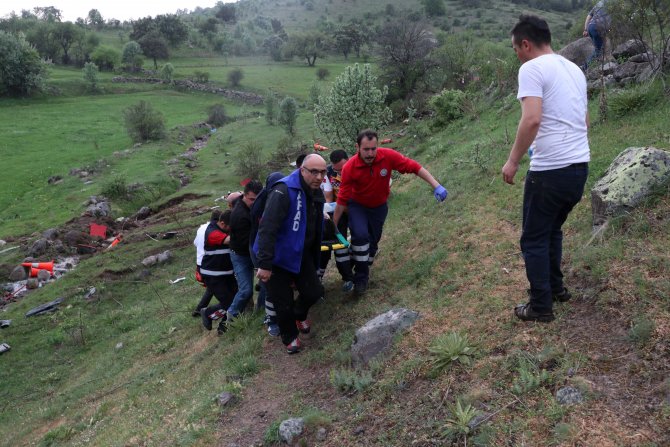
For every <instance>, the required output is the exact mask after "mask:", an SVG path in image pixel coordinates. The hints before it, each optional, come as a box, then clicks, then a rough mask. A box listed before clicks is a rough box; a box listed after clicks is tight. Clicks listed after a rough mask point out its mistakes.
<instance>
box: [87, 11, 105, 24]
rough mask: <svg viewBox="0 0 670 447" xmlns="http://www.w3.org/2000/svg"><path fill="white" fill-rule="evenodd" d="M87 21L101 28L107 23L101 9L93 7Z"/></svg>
mask: <svg viewBox="0 0 670 447" xmlns="http://www.w3.org/2000/svg"><path fill="white" fill-rule="evenodd" d="M86 23H88V24H89V25H90V26H92V27H94V28H96V29H100V28H102V26H103V25H104V24H105V20H104V19H103V18H102V14H100V11H98V10H97V9H91V10H90V11H89V12H88V15H87V16H86Z"/></svg>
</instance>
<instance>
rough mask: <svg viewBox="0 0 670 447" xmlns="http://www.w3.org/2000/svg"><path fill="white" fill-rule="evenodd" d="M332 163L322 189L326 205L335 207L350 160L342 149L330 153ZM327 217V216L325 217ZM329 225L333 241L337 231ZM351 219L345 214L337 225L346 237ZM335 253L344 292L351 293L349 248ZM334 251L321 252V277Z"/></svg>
mask: <svg viewBox="0 0 670 447" xmlns="http://www.w3.org/2000/svg"><path fill="white" fill-rule="evenodd" d="M329 158H330V163H331V164H329V165H328V167H327V168H326V170H327V171H328V173H327V174H326V178H324V179H323V183H321V189H323V194H324V196H325V197H326V203H332V204H333V205H335V200H337V194H338V193H339V191H340V184H341V183H342V168H343V167H344V165H345V164H346V163H347V161H348V160H349V156H348V155H347V153H346V152H345V151H343V150H342V149H336V150H334V151H333V152H331V153H330V157H329ZM333 212H334V210H333V211H329V212H328V219H331V220H332V218H333ZM324 217H325V215H324ZM329 225H332V224H329V223H326V228H325V230H324V231H325V232H326V233H329V237H330V238H331V239H334V238H335V231H334V229H333V228H330V231H328V230H329ZM348 226H349V219H348V215H347V214H346V213H345V214H343V215H342V217H341V218H340V221H339V222H338V223H337V229H338V231H339V232H340V233H341V234H342V236H344V237H345V238H346V237H347V233H348V228H349V227H348ZM334 251H335V265H336V266H337V271H338V272H339V273H340V276H341V277H342V281H343V284H342V291H343V292H350V291H351V290H352V289H353V288H354V273H353V271H352V270H351V257H350V256H349V248H348V247H346V248H340V249H337V250H334ZM331 252H332V250H328V251H322V252H321V263H320V265H319V276H320V277H323V275H324V273H325V271H326V268H328V262H330V257H331Z"/></svg>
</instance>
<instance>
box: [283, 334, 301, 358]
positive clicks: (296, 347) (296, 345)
mask: <svg viewBox="0 0 670 447" xmlns="http://www.w3.org/2000/svg"><path fill="white" fill-rule="evenodd" d="M300 351H302V342H301V341H300V339H299V338H298V337H296V338H295V340H293V341H292V342H291V343H289V344H288V345H286V352H288V353H289V354H297V353H298V352H300Z"/></svg>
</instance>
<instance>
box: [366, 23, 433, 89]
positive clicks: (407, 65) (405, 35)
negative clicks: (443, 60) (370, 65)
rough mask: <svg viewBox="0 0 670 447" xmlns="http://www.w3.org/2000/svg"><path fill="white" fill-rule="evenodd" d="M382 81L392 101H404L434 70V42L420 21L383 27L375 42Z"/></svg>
mask: <svg viewBox="0 0 670 447" xmlns="http://www.w3.org/2000/svg"><path fill="white" fill-rule="evenodd" d="M377 43H378V44H379V54H380V56H381V61H380V66H381V68H382V71H383V75H382V80H383V81H384V83H385V84H386V85H388V86H389V89H390V93H391V98H393V99H396V98H407V97H408V96H410V95H411V94H412V93H414V92H415V91H417V89H418V87H419V86H420V84H421V83H423V82H425V81H426V80H427V78H428V75H429V74H430V71H431V70H433V69H434V68H436V67H437V64H436V63H435V61H434V60H433V58H432V57H431V51H432V50H433V48H435V46H436V45H437V40H436V39H435V38H434V37H433V35H432V33H431V32H430V31H428V29H427V27H426V26H425V25H424V24H423V23H421V22H412V21H410V20H408V19H402V20H398V21H396V22H393V23H390V24H389V25H388V26H386V27H384V28H383V29H382V31H381V33H380V35H379V37H378V39H377Z"/></svg>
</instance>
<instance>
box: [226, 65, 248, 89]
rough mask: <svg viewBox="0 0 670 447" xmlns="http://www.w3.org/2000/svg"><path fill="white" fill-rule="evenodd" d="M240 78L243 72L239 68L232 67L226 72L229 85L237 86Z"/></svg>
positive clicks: (242, 76)
mask: <svg viewBox="0 0 670 447" xmlns="http://www.w3.org/2000/svg"><path fill="white" fill-rule="evenodd" d="M242 78H244V72H243V71H242V69H241V68H233V69H232V70H230V71H229V72H228V83H229V84H230V86H231V87H239V86H240V82H241V81H242Z"/></svg>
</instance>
